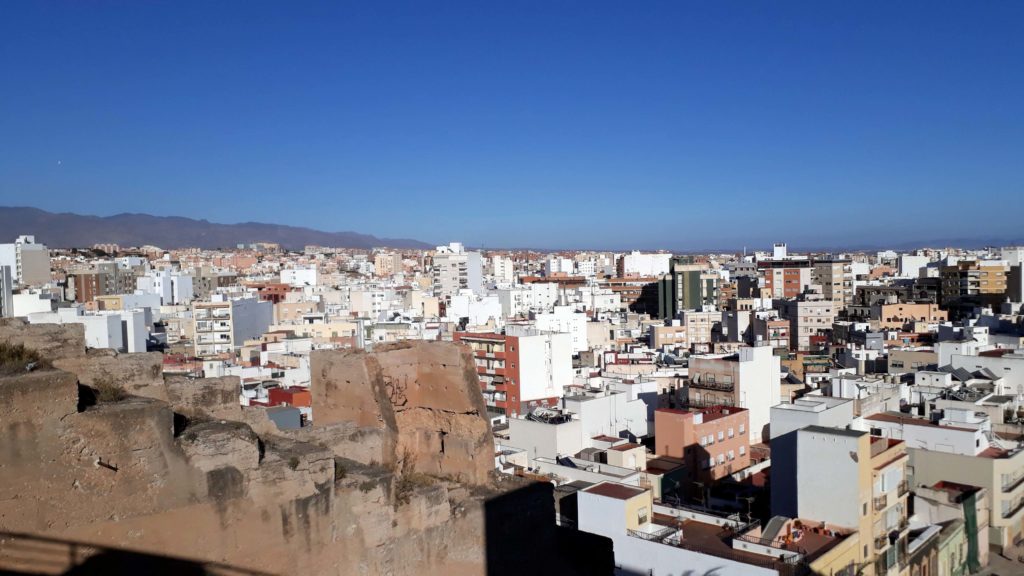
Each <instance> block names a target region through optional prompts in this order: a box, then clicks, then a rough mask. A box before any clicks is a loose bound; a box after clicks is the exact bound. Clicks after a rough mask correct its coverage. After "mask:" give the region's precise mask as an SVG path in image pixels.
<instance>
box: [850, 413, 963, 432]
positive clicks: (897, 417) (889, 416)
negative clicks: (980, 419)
mask: <svg viewBox="0 0 1024 576" xmlns="http://www.w3.org/2000/svg"><path fill="white" fill-rule="evenodd" d="M864 419H865V420H871V421H874V422H890V423H893V424H901V425H903V426H926V427H931V428H942V429H943V430H955V431H958V432H976V431H977V430H975V429H974V428H964V427H961V426H942V425H940V424H937V423H935V422H932V421H931V420H927V419H925V418H918V417H916V416H908V415H906V414H904V413H902V412H882V413H881V414H872V415H870V416H865V417H864Z"/></svg>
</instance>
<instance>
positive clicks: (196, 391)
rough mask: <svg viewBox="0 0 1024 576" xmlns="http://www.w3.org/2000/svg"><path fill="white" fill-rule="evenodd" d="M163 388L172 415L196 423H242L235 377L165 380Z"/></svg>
mask: <svg viewBox="0 0 1024 576" xmlns="http://www.w3.org/2000/svg"><path fill="white" fill-rule="evenodd" d="M164 385H165V386H166V387H167V396H168V397H169V398H170V401H171V405H172V406H174V411H175V412H177V413H178V414H182V415H184V416H186V417H188V418H195V419H199V420H236V421H238V420H242V406H241V404H239V400H238V398H239V396H240V395H241V393H242V387H241V381H240V380H239V378H238V376H221V377H220V378H190V377H188V376H166V377H165V378H164Z"/></svg>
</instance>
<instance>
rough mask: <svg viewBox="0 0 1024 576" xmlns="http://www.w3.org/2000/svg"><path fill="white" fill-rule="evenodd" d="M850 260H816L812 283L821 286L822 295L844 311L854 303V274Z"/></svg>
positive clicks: (812, 270)
mask: <svg viewBox="0 0 1024 576" xmlns="http://www.w3.org/2000/svg"><path fill="white" fill-rule="evenodd" d="M851 264H852V262H851V261H850V260H844V259H829V260H819V259H815V260H814V265H813V266H814V267H813V268H812V269H811V282H813V283H814V284H817V285H819V286H821V292H822V295H823V296H824V297H825V298H826V299H828V300H831V301H832V303H833V304H834V305H835V307H836V308H837V309H839V310H842V309H844V308H846V307H847V306H849V305H850V304H852V303H853V273H852V272H851Z"/></svg>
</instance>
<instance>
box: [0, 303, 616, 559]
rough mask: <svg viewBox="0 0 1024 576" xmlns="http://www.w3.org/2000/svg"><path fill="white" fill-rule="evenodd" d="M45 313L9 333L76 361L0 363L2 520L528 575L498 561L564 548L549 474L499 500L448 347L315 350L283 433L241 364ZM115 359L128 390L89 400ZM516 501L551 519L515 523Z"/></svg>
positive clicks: (475, 394) (5, 331) (471, 405)
mask: <svg viewBox="0 0 1024 576" xmlns="http://www.w3.org/2000/svg"><path fill="white" fill-rule="evenodd" d="M38 328H40V327H31V326H24V325H22V324H18V323H11V322H0V341H2V340H3V339H10V340H13V341H15V342H26V344H27V345H29V347H36V349H38V350H41V351H43V353H44V356H45V354H46V350H49V351H52V352H53V354H54V356H53V357H52V358H51V361H52V362H53V363H54V364H59V365H60V366H62V367H65V368H66V371H65V370H57V369H40V370H37V371H34V372H29V373H25V374H19V375H16V376H0V530H2V531H17V532H32V533H39V534H46V535H50V536H55V537H59V538H67V539H71V540H78V541H86V542H91V543H94V544H98V545H104V546H109V547H112V548H120V549H123V548H130V549H133V550H139V551H144V552H149V553H152V554H156V555H171V556H177V557H181V558H191V559H196V560H200V561H213V562H222V563H225V564H228V565H231V566H235V567H239V568H249V569H253V570H258V571H260V572H263V573H271V574H310V575H320V574H325V575H338V576H341V575H349V574H365V575H370V574H392V575H395V576H402V575H410V576H411V575H414V574H415V575H417V576H423V575H427V576H431V575H438V576H442V575H443V576H450V575H452V574H459V575H468V576H475V575H483V574H485V573H486V574H491V575H492V576H493V575H495V574H504V573H522V571H518V570H517V571H515V572H508V571H507V570H506V571H504V572H503V571H502V570H500V568H502V567H508V566H514V562H512V561H511V560H510V559H509V558H506V556H510V557H522V558H532V557H531V556H530V555H524V554H521V553H520V551H521V550H523V549H528V550H530V551H531V553H535V554H537V555H538V556H540V557H544V558H551V557H553V556H555V555H556V549H557V547H556V546H555V542H554V540H553V539H552V538H551V533H550V528H551V526H552V519H553V517H554V510H553V502H552V500H551V497H550V489H548V492H547V493H545V494H543V495H542V496H541V497H539V498H534V497H532V496H529V495H527V496H528V498H527V499H526V500H525V501H523V502H522V503H519V502H517V501H510V502H508V503H507V504H506V505H505V506H502V507H498V508H495V507H494V506H493V505H492V504H490V502H491V501H492V500H493V499H494V498H496V497H500V496H502V495H503V494H504V493H507V492H508V489H507V488H506V489H496V488H495V487H494V486H490V487H485V486H482V485H483V484H486V483H488V480H489V478H488V473H489V472H490V469H491V467H492V465H493V455H492V453H491V452H492V447H491V438H490V431H489V429H488V423H487V420H486V418H485V417H484V404H483V399H482V397H481V395H480V392H479V389H478V387H477V386H478V385H477V380H476V375H475V372H474V369H473V367H472V360H471V358H470V357H469V356H468V353H466V354H464V353H463V352H462V351H461V350H460V349H459V348H458V347H456V346H454V345H451V344H441V343H436V344H435V343H424V344H420V343H417V344H410V345H400V346H392V347H385V348H383V349H381V350H378V351H375V352H373V353H371V354H365V353H343V352H336V353H329V354H322V353H316V354H315V355H314V363H315V364H314V366H315V367H314V396H315V398H314V402H315V403H314V415H315V417H316V423H315V425H314V426H313V427H311V428H304V429H302V430H299V431H294V432H288V433H285V432H281V431H278V430H276V428H274V427H272V425H271V424H270V423H269V421H268V420H267V418H266V416H265V414H263V415H262V418H259V417H256V416H254V414H245V413H243V412H242V411H241V408H240V406H239V403H238V393H239V388H238V386H239V384H238V379H237V378H214V379H194V380H189V379H187V378H175V377H171V378H168V379H167V381H166V384H164V383H162V382H160V381H159V380H157V379H156V378H154V377H153V373H152V372H146V371H147V370H151V369H152V367H153V366H155V365H156V364H155V363H154V360H155V358H154V357H153V356H152V355H148V354H141V355H135V354H121V355H115V354H112V353H108V352H105V351H90V352H89V353H88V354H87V353H86V352H85V348H84V346H83V345H81V340H82V334H81V333H80V330H79V329H80V328H81V327H80V326H55V327H47V328H46V329H45V330H40V329H38ZM51 328H52V329H51ZM22 330H25V331H24V332H22ZM129 371H138V372H140V373H138V374H128V373H126V372H129ZM107 372H109V373H111V375H112V376H113V377H114V378H115V380H116V382H118V383H119V384H118V386H119V387H120V388H121V389H122V390H124V391H125V392H128V394H129V395H128V396H126V397H123V398H121V397H118V396H117V395H114V396H113V397H114V398H119V399H118V400H114V399H111V398H112V397H110V396H108V397H106V399H99V398H94V399H99V402H98V403H96V404H93V405H89V404H88V403H86V402H82V401H81V400H82V399H83V398H88V397H89V396H88V395H87V394H81V395H80V389H81V390H84V388H80V386H79V382H80V381H82V383H83V384H92V385H95V384H96V379H97V378H106V377H107V375H106V373H107ZM165 398H166V400H165ZM318 401H319V402H322V403H323V406H320V405H318V404H317V402H318ZM176 414H183V415H186V416H188V417H189V418H188V420H187V422H186V423H182V422H181V420H182V419H181V418H176V416H175V415H176ZM241 420H244V421H248V422H251V423H252V425H250V424H249V423H245V422H243V421H241ZM186 424H187V425H186ZM254 428H255V429H254ZM346 456H348V457H351V459H346V458H345V457H346ZM369 462H376V463H377V465H367V463H369ZM382 463H390V464H394V466H391V467H386V466H381V465H380V464H382ZM396 470H397V471H398V472H396ZM413 471H415V472H425V473H430V474H434V475H436V476H442V477H445V478H447V479H438V478H426V477H424V476H423V475H419V476H414V475H411V474H409V475H408V476H406V475H405V473H406V472H413ZM413 478H415V482H414V481H413V480H412V479H413ZM455 478H457V479H461V480H462V481H463V482H464V483H458V482H454V481H452V479H455ZM537 504H539V505H540V507H535V505H537ZM508 510H512V511H513V512H515V511H520V510H532V511H533V512H531V513H530V514H526V515H525V516H523V517H524V518H529V519H533V518H536V519H537V520H536V522H539V523H540V524H541V526H534V525H533V524H531V522H533V520H531V521H530V522H525V524H524V523H523V522H520V523H518V524H516V525H515V526H511V525H508V521H507V520H508V519H507V518H506V517H505V516H506V514H510V513H513V512H507V511H508ZM499 526H505V531H504V532H502V533H501V534H500V536H499V537H498V538H492V541H493V542H492V541H491V540H486V536H487V535H488V534H495V533H496V532H495V530H496V527H499ZM492 544H494V545H497V546H498V547H497V548H494V547H493V546H492ZM609 550H610V548H609ZM502 554H504V556H503V555H502ZM67 558H68V555H64V556H62V557H61V559H60V561H67ZM4 559H5V558H4V548H3V546H0V566H2V565H3V561H4ZM513 559H514V558H513ZM54 566H57V568H56V569H54V570H53V571H51V572H50V573H55V574H56V573H61V572H62V569H61V568H60V566H59V565H51V568H53V567H54ZM63 568H67V566H65V567H63ZM607 572H608V571H607V570H606V571H605V573H607ZM559 573H560V574H573V573H580V572H573V571H571V570H569V571H566V570H562V569H560V570H559ZM583 573H597V571H589V572H583Z"/></svg>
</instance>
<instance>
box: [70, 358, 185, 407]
mask: <svg viewBox="0 0 1024 576" xmlns="http://www.w3.org/2000/svg"><path fill="white" fill-rule="evenodd" d="M53 365H54V367H56V368H59V369H61V370H65V371H67V372H71V373H72V374H74V375H76V376H78V381H79V383H81V384H84V385H86V386H90V387H92V388H97V387H105V386H113V387H115V388H119V389H121V390H123V391H124V392H125V393H127V394H131V395H133V396H143V397H146V398H154V399H156V400H163V401H165V402H166V401H167V399H168V398H167V388H166V387H165V386H164V376H163V355H162V354H160V353H159V352H142V353H138V354H119V353H118V352H117V351H116V350H111V349H109V348H102V349H96V350H89V351H88V352H87V353H86V354H85V355H83V356H69V357H65V358H58V359H56V360H54V361H53Z"/></svg>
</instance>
